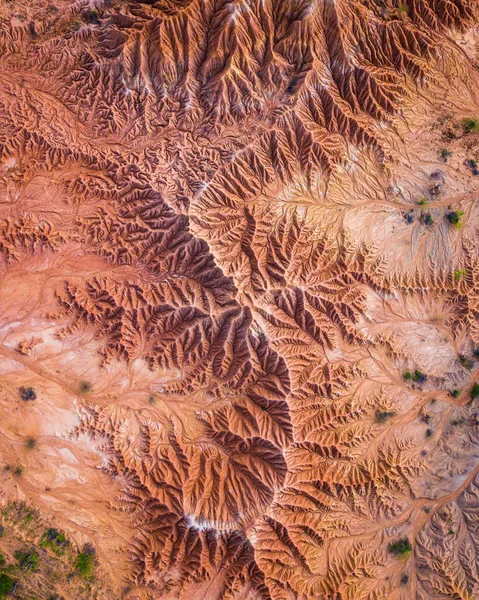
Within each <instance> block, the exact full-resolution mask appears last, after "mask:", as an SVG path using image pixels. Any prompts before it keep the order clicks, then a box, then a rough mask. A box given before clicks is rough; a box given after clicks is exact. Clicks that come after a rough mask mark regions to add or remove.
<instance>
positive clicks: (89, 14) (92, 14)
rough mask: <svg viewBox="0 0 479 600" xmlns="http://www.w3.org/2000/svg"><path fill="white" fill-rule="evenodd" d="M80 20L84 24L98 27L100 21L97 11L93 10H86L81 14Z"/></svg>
mask: <svg viewBox="0 0 479 600" xmlns="http://www.w3.org/2000/svg"><path fill="white" fill-rule="evenodd" d="M82 18H83V20H84V21H85V23H90V24H92V25H98V24H99V23H100V20H99V19H98V11H97V10H95V9H94V8H88V9H87V10H85V11H84V12H83V14H82Z"/></svg>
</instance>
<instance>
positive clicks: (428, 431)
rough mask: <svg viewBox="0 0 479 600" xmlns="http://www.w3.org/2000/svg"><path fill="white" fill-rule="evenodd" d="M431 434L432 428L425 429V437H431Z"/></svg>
mask: <svg viewBox="0 0 479 600" xmlns="http://www.w3.org/2000/svg"><path fill="white" fill-rule="evenodd" d="M432 434H433V431H432V429H426V437H431V436H432Z"/></svg>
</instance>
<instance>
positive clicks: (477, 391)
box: [470, 383, 479, 400]
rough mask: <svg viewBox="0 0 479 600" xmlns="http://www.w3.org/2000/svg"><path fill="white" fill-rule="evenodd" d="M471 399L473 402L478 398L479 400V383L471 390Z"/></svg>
mask: <svg viewBox="0 0 479 600" xmlns="http://www.w3.org/2000/svg"><path fill="white" fill-rule="evenodd" d="M470 394H471V398H472V399H473V400H475V399H476V398H479V383H475V384H474V385H473V386H472V388H471V392H470Z"/></svg>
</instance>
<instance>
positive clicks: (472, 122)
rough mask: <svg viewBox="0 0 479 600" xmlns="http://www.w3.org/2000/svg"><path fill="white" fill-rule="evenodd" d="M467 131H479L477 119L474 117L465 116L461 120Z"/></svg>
mask: <svg viewBox="0 0 479 600" xmlns="http://www.w3.org/2000/svg"><path fill="white" fill-rule="evenodd" d="M462 124H463V125H464V129H465V130H466V132H467V133H469V132H471V131H479V121H478V120H477V119H475V118H470V117H469V118H467V119H464V121H463V122H462Z"/></svg>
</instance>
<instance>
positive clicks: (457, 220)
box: [447, 210, 464, 229]
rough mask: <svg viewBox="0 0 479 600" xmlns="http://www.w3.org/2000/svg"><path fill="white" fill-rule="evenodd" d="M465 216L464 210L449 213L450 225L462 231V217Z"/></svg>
mask: <svg viewBox="0 0 479 600" xmlns="http://www.w3.org/2000/svg"><path fill="white" fill-rule="evenodd" d="M463 215H464V212H463V211H462V210H455V211H453V212H450V213H447V219H448V221H449V223H450V224H451V225H452V226H453V227H455V228H456V229H460V228H461V227H462V223H461V217H462V216H463Z"/></svg>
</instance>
